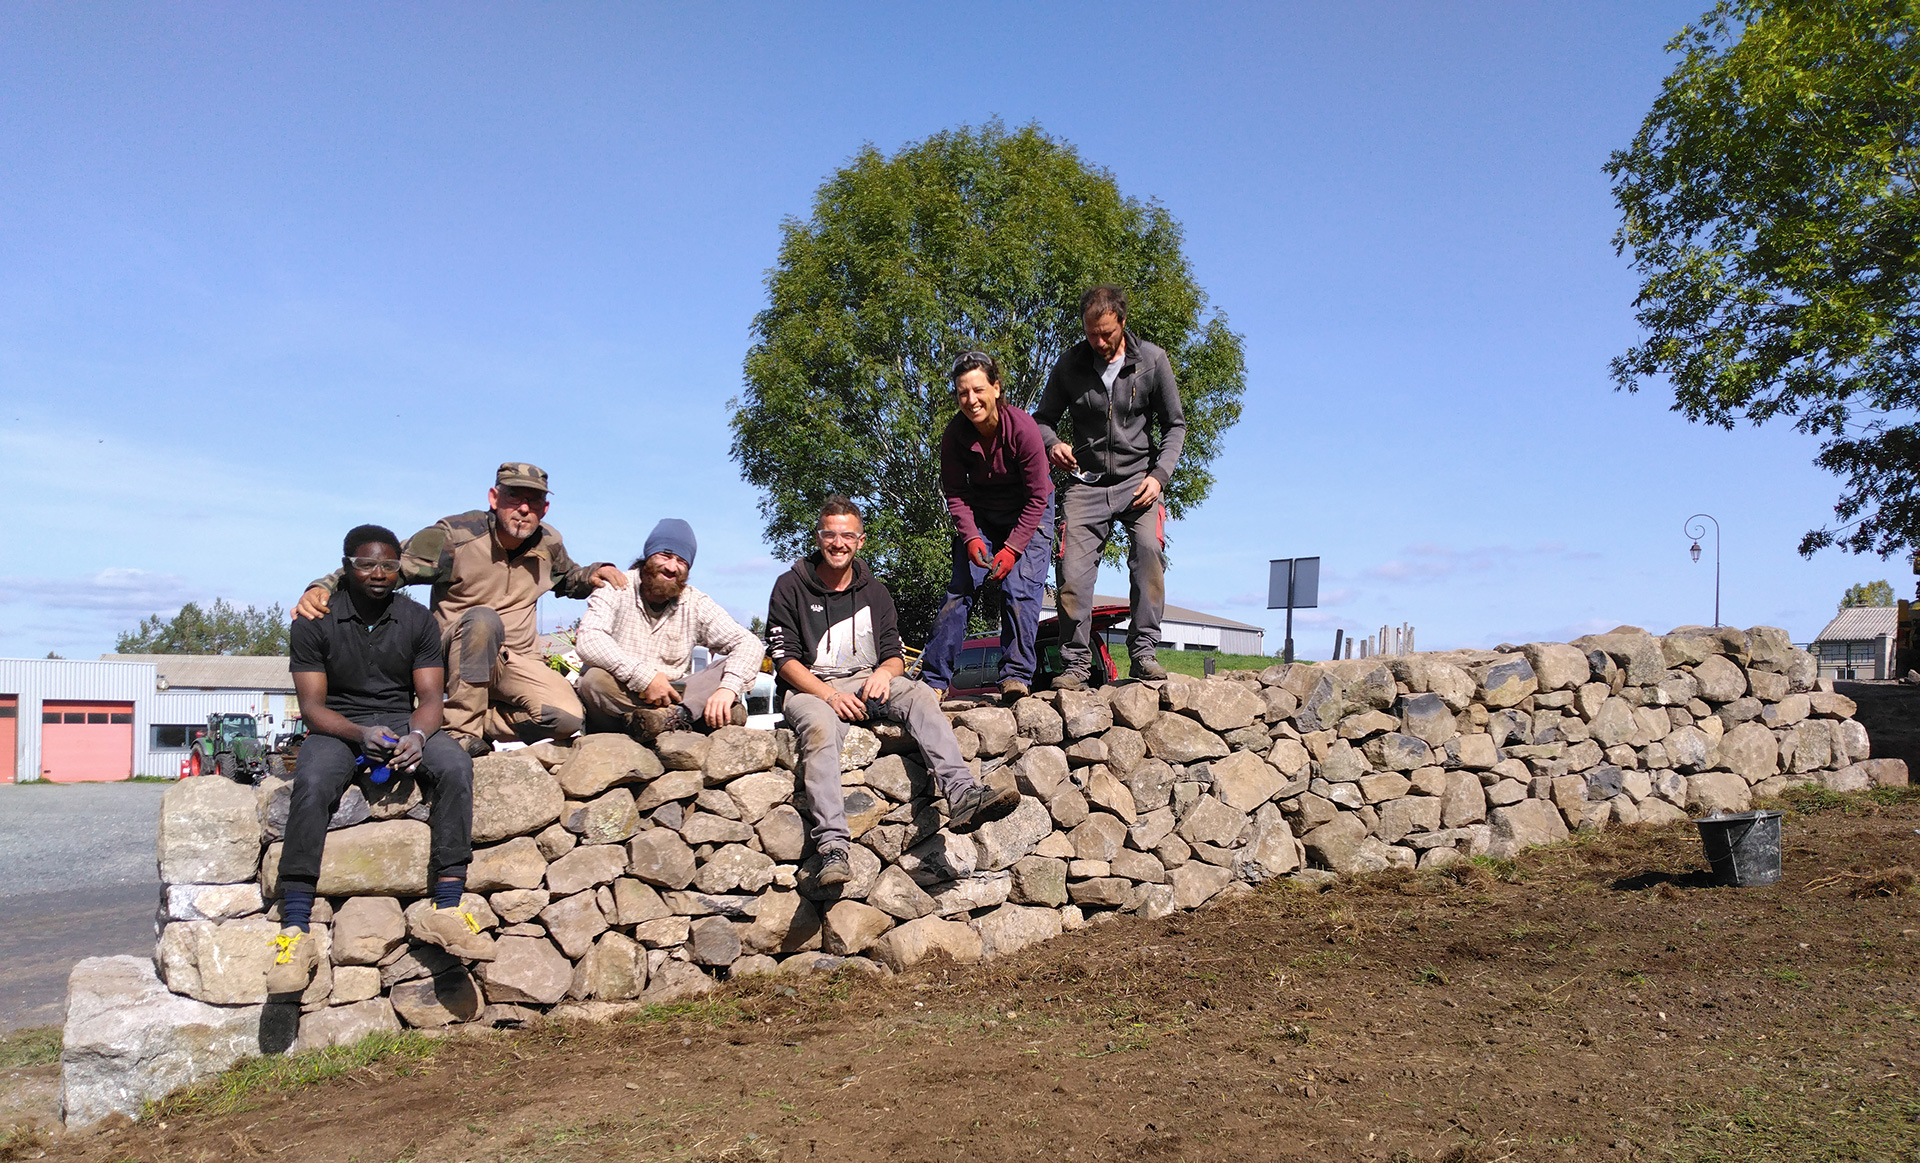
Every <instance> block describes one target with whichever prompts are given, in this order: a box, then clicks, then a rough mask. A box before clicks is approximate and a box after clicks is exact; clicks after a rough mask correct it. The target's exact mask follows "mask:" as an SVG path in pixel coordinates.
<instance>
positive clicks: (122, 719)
mask: <svg viewBox="0 0 1920 1163" xmlns="http://www.w3.org/2000/svg"><path fill="white" fill-rule="evenodd" d="M40 706H41V713H40V778H41V779H49V780H52V781H53V782H55V783H82V782H96V781H104V780H114V779H127V778H128V777H130V776H132V775H133V704H132V703H55V702H46V703H42V704H41V705H40Z"/></svg>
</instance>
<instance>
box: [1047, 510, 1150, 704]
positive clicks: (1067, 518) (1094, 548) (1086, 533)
mask: <svg viewBox="0 0 1920 1163" xmlns="http://www.w3.org/2000/svg"><path fill="white" fill-rule="evenodd" d="M1145 479H1146V474H1145V473H1142V474H1140V475H1139V476H1136V477H1132V478H1130V479H1128V480H1126V481H1124V482H1122V483H1120V484H1117V485H1087V484H1081V483H1080V482H1079V481H1071V482H1069V483H1068V484H1067V486H1066V488H1065V491H1064V492H1063V494H1062V499H1061V503H1060V512H1061V517H1062V521H1061V529H1060V545H1061V549H1062V551H1063V552H1062V555H1061V561H1060V589H1059V594H1060V620H1061V622H1062V623H1063V624H1064V627H1065V632H1064V633H1063V634H1062V636H1061V638H1060V662H1061V664H1062V665H1063V666H1065V667H1066V669H1067V670H1069V671H1072V672H1074V673H1077V674H1082V675H1084V674H1087V673H1088V672H1089V671H1091V670H1092V669H1093V650H1092V639H1093V587H1094V583H1095V582H1096V581H1098V580H1099V577H1100V554H1101V552H1102V551H1103V550H1105V549H1106V547H1107V538H1109V537H1111V536H1113V523H1114V522H1115V521H1118V522H1120V524H1122V525H1124V526H1126V530H1127V574H1128V579H1129V581H1130V582H1131V583H1132V588H1131V592H1130V593H1129V595H1128V599H1127V601H1128V605H1129V607H1130V608H1131V609H1132V612H1133V616H1132V618H1131V620H1130V623H1129V627H1130V628H1129V629H1128V631H1127V653H1128V654H1131V655H1133V656H1134V657H1135V658H1151V657H1152V656H1153V652H1154V651H1155V650H1157V649H1158V648H1159V646H1160V618H1161V615H1162V614H1164V613H1165V611H1166V608H1167V581H1166V566H1167V559H1166V554H1165V552H1164V551H1162V550H1161V548H1160V534H1159V529H1158V527H1157V518H1156V508H1157V507H1156V506H1154V505H1145V506H1142V507H1140V508H1138V509H1135V508H1130V507H1129V506H1131V505H1132V503H1133V490H1135V489H1137V488H1139V487H1140V482H1141V481H1143V480H1145Z"/></svg>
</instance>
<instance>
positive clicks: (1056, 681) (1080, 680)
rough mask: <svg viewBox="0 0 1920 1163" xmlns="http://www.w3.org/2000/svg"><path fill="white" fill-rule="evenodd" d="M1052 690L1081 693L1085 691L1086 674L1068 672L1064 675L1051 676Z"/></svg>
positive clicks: (1077, 671)
mask: <svg viewBox="0 0 1920 1163" xmlns="http://www.w3.org/2000/svg"><path fill="white" fill-rule="evenodd" d="M1052 685H1053V689H1054V690H1057V691H1083V690H1086V689H1087V672H1086V671H1083V670H1069V671H1067V672H1066V673H1065V674H1056V675H1054V676H1053V684H1052Z"/></svg>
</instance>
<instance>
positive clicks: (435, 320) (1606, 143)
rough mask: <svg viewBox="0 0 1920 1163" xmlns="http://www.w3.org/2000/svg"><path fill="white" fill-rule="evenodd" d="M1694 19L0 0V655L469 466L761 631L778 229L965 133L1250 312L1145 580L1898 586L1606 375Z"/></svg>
mask: <svg viewBox="0 0 1920 1163" xmlns="http://www.w3.org/2000/svg"><path fill="white" fill-rule="evenodd" d="M1702 7H1704V0H1689V2H1686V3H1639V4H1635V3H1606V4H1587V5H1572V4H1556V5H1542V4H1534V3H1524V4H1523V3H1512V4H1502V3H1484V4H1473V5H1434V4H1424V3H1407V4H1385V3H1381V4H1368V5H1334V4H1318V5H1280V4H1275V5H1229V4H1217V5H1215V4H1194V5H1177V6H1176V5H1153V6H1148V5H1130V4H1099V5H1066V4H1060V5H1025V4H1002V5H994V4H986V5H969V6H933V5H905V4H898V5H889V4H871V5H849V4H823V5H810V6H784V5H755V4H729V5H702V6H693V5H686V6H675V7H655V6H642V5H611V4H609V5H566V6H560V5H543V6H532V5H524V6H506V5H477V6H475V5H451V4H446V5H418V4H383V5H361V6H353V5H344V4H342V5H325V6H318V5H315V6H293V5H284V6H267V5H220V4H206V5H195V6H161V5H153V6H145V7H135V6H126V5H90V4H74V3H61V4H52V3H19V4H11V5H7V6H5V7H4V8H0V481H3V482H4V483H5V487H6V488H7V490H8V493H9V495H10V496H11V498H12V500H13V505H12V511H13V512H14V514H15V515H16V516H19V517H21V518H22V523H21V524H20V525H18V526H15V533H14V535H13V536H12V537H11V538H10V539H9V540H10V546H11V547H10V548H9V549H8V550H6V551H5V552H4V555H0V654H6V655H15V656H21V655H24V656H38V655H44V654H45V653H46V652H47V651H49V650H57V651H59V652H61V653H63V654H65V655H67V656H68V657H85V656H89V655H91V654H95V653H98V652H101V651H104V650H110V649H111V648H112V645H113V636H114V634H115V632H116V631H118V630H120V629H124V628H127V627H130V626H132V625H133V624H134V623H135V622H137V621H138V620H139V618H140V617H141V616H143V615H145V614H147V613H152V612H156V611H157V612H171V611H172V610H173V609H175V608H177V607H178V606H179V604H180V603H182V602H184V601H188V600H200V601H206V600H210V599H211V598H213V597H214V596H216V595H219V596H224V597H227V598H229V599H230V600H236V601H239V602H243V603H244V602H255V603H261V604H264V603H267V602H271V601H276V600H277V601H280V602H282V603H284V604H287V605H291V603H292V601H293V599H294V598H295V597H296V596H297V595H298V593H299V590H300V589H301V586H302V583H303V582H305V581H306V580H307V579H308V578H311V577H313V576H314V575H316V574H318V573H320V572H323V571H324V570H326V569H327V568H329V567H330V565H331V564H332V562H333V561H334V559H335V558H336V556H337V554H338V549H337V548H336V547H337V545H338V537H339V536H340V534H341V532H342V531H343V530H345V529H346V528H348V527H350V526H351V525H353V524H356V523H358V522H360V521H364V520H374V521H380V522H382V523H386V524H390V525H392V526H393V527H394V528H396V529H397V530H399V531H400V532H401V533H402V534H403V535H404V534H406V533H408V532H411V531H412V530H414V529H416V528H419V527H421V526H424V525H426V524H428V523H430V522H432V521H433V520H435V519H436V518H439V517H441V516H444V515H446V514H449V513H453V512H458V511H461V510H463V509H467V508H472V507H477V506H478V505H479V504H480V503H481V502H482V501H483V499H484V493H485V488H486V486H487V484H488V483H489V481H490V479H491V473H492V469H493V466H494V465H496V464H497V463H499V462H500V461H502V460H506V459H526V460H532V461H535V462H536V463H539V464H541V465H543V466H545V467H546V468H547V470H548V471H549V473H550V474H551V475H552V479H553V483H554V504H553V509H552V511H551V513H550V514H549V519H550V520H551V521H552V522H553V523H554V524H555V525H556V526H557V527H558V528H559V529H560V530H561V531H562V532H563V533H564V534H565V536H566V539H567V543H568V545H569V547H570V548H571V550H572V551H573V552H574V554H575V555H576V556H577V557H579V558H581V559H583V560H586V559H592V558H607V559H616V560H619V561H622V562H624V561H626V560H627V559H628V558H630V557H631V556H632V555H633V554H634V553H636V552H637V550H638V547H639V545H640V544H641V542H642V541H643V540H644V539H645V536H646V532H647V530H648V529H650V528H651V527H652V525H653V523H654V522H655V521H656V520H658V519H659V518H660V517H663V516H680V517H685V518H687V519H688V520H690V521H692V522H693V524H694V527H695V529H696V530H697V532H698V535H699V538H700V554H699V559H698V561H697V562H696V564H695V570H694V582H695V584H696V585H699V586H700V587H702V588H704V589H706V590H708V591H709V592H711V593H713V594H714V595H715V596H716V597H718V598H719V599H720V600H721V601H722V602H724V603H725V604H726V605H727V606H728V608H729V609H731V610H733V611H734V612H735V613H736V614H737V615H739V616H740V617H742V618H743V619H744V618H745V617H747V616H749V615H751V614H753V613H755V612H761V611H764V607H765V599H766V593H767V591H768V588H769V587H770V586H771V583H772V581H773V577H774V574H775V573H776V571H777V570H778V569H779V568H780V566H779V565H778V563H776V562H774V561H772V560H771V559H770V558H769V557H768V550H767V547H766V546H765V544H764V543H763V542H762V540H761V538H760V531H761V525H760V520H759V517H758V514H757V512H756V510H755V503H756V500H757V497H756V494H755V493H754V491H753V490H752V489H750V488H749V487H748V486H747V485H745V484H744V483H743V482H742V481H741V480H740V478H739V475H738V472H737V470H736V469H735V467H734V465H733V464H732V463H731V461H730V460H729V459H728V456H727V447H728V441H729V431H728V428H727V416H728V401H729V399H730V398H731V397H733V396H734V395H735V394H736V393H737V392H738V391H739V390H740V383H741V380H740V365H741V359H742V356H743V355H744V354H745V350H746V346H747V342H748V335H747V328H748V324H749V322H750V321H751V318H752V316H753V314H754V312H755V311H756V310H757V309H759V307H760V306H761V305H762V303H763V301H764V289H763V278H764V274H765V271H766V268H767V267H768V266H769V265H770V264H771V263H772V261H773V259H774V255H775V247H776V245H777V240H778V228H779V224H780V222H781V220H782V218H783V217H785V216H788V215H799V216H805V215H806V214H807V213H808V212H809V211H810V208H811V203H812V198H813V194H814V191H815V190H816V189H817V188H818V186H819V185H820V183H821V182H822V181H823V180H824V179H825V178H826V177H827V176H828V174H829V173H831V171H832V170H833V169H834V168H836V167H837V166H838V165H840V164H842V163H843V162H844V161H846V160H847V159H848V158H849V157H850V156H851V155H852V154H853V153H854V152H855V151H856V150H858V149H859V148H860V147H861V145H862V144H863V143H866V142H872V143H873V144H875V145H876V146H878V147H879V148H881V149H882V150H886V151H892V150H894V149H896V148H898V147H899V146H901V145H903V144H905V143H907V142H910V141H915V140H918V139H920V138H923V137H925V136H927V135H928V134H930V133H933V132H936V131H938V130H941V129H945V128H950V127H953V126H956V125H962V124H979V123H981V122H982V121H985V120H986V119H988V118H991V117H999V118H1001V119H1003V120H1004V121H1005V122H1007V123H1008V124H1009V125H1020V124H1026V123H1028V122H1035V123H1038V124H1039V125H1040V126H1041V127H1043V128H1044V129H1045V130H1046V131H1047V132H1049V133H1051V134H1053V135H1054V136H1056V137H1059V138H1062V139H1064V140H1066V141H1069V142H1071V143H1073V144H1074V145H1075V146H1076V147H1077V148H1078V149H1079V150H1080V151H1081V154H1082V156H1083V157H1084V158H1085V159H1086V160H1087V161H1089V162H1091V163H1093V164H1095V165H1099V166H1103V167H1105V168H1107V169H1109V170H1110V171H1111V172H1112V173H1113V175H1114V177H1115V178H1116V180H1117V181H1118V182H1119V184H1120V187H1121V189H1122V190H1124V191H1125V192H1126V193H1128V194H1131V195H1134V196H1138V197H1142V198H1153V199H1157V200H1159V201H1160V202H1161V203H1163V204H1164V205H1165V206H1166V207H1167V208H1168V209H1169V210H1170V211H1171V212H1172V213H1173V215H1174V216H1175V217H1176V218H1178V219H1179V220H1180V221H1181V222H1182V223H1183V224H1184V226H1185V229H1186V246H1187V253H1188V255H1189V257H1190V259H1191V260H1192V264H1193V269H1194V271H1195V273H1196V275H1197V277H1198V278H1199V280H1200V282H1201V283H1202V285H1203V286H1205V287H1206V288H1207V290H1208V292H1209V294H1210V296H1211V299H1212V302H1213V305H1214V307H1215V308H1217V309H1219V310H1221V311H1223V312H1225V313H1226V315H1227V317H1228V318H1229V320H1230V322H1231V324H1232V326H1233V327H1234V329H1235V330H1237V331H1239V332H1241V333H1242V334H1243V335H1244V336H1245V337H1246V350H1247V379H1248V389H1247V395H1246V411H1245V416H1244V418H1243V419H1242V421H1241V422H1240V424H1239V425H1238V426H1237V427H1236V428H1235V429H1233V430H1232V432H1231V433H1230V434H1229V435H1228V436H1227V438H1226V441H1225V452H1224V454H1223V455H1222V457H1221V458H1220V459H1219V460H1218V461H1217V462H1216V464H1215V472H1216V474H1217V476H1218V484H1217V486H1216V489H1215V492H1214V495H1213V497H1212V499H1211V500H1210V501H1209V502H1208V503H1207V504H1206V505H1205V506H1204V507H1202V508H1201V509H1200V510H1199V511H1198V512H1197V513H1196V514H1194V515H1193V516H1191V517H1190V518H1189V519H1188V520H1186V521H1184V522H1182V523H1180V524H1179V525H1176V526H1175V527H1174V528H1173V529H1172V534H1173V537H1174V545H1173V555H1174V569H1173V570H1172V572H1171V573H1170V574H1169V576H1168V596H1169V599H1170V600H1171V601H1173V602H1175V603H1177V604H1181V605H1187V606H1193V607H1198V608H1201V609H1204V610H1209V611H1212V612H1216V613H1220V614H1225V615H1227V616H1229V617H1234V618H1239V619H1241V620H1244V621H1249V622H1255V623H1259V624H1263V625H1266V626H1268V627H1269V628H1270V629H1271V630H1272V631H1277V629H1278V627H1279V625H1280V617H1279V614H1278V612H1273V613H1269V612H1268V611H1267V610H1265V609H1264V605H1265V585H1266V582H1265V579H1266V562H1267V560H1268V559H1269V558H1272V557H1286V556H1294V555H1310V554H1318V555H1320V556H1321V558H1322V560H1323V579H1322V592H1323V596H1324V597H1325V599H1326V601H1325V602H1324V604H1323V607H1322V608H1321V609H1319V610H1316V611H1306V612H1303V613H1302V614H1300V615H1299V616H1298V617H1297V619H1296V629H1295V638H1296V641H1297V644H1298V647H1299V650H1300V652H1301V654H1302V655H1303V656H1305V657H1324V656H1325V653H1326V651H1327V649H1328V647H1329V646H1330V645H1331V638H1332V632H1333V629H1334V628H1335V627H1340V628H1343V629H1345V630H1347V631H1348V632H1350V633H1351V632H1355V631H1364V630H1372V629H1375V628H1377V627H1379V626H1381V625H1383V624H1392V625H1398V624H1400V623H1401V622H1411V623H1413V624H1414V625H1415V626H1417V627H1418V631H1419V641H1420V645H1421V646H1422V647H1423V648H1428V649H1436V648H1444V647H1453V646H1470V645H1490V644H1493V643H1495V642H1499V641H1501V640H1503V639H1507V640H1513V641H1525V640H1529V639H1538V638H1566V637H1570V636H1573V635H1577V634H1580V633H1583V632H1587V631H1591V630H1596V629H1607V628H1610V627H1612V626H1614V625H1616V624H1619V623H1622V622H1629V623H1634V624H1638V625H1642V626H1646V627H1648V628H1650V629H1653V630H1656V631H1659V630H1664V629H1666V628H1668V627H1670V626H1672V625H1675V624H1678V623H1683V622H1705V621H1709V620H1711V618H1712V606H1713V581H1712V572H1711V552H1712V545H1711V543H1708V545H1707V547H1706V548H1707V557H1706V559H1705V560H1703V562H1702V563H1701V564H1699V565H1695V564H1693V563H1692V562H1690V561H1689V560H1688V555H1687V552H1686V551H1687V545H1688V540H1687V538H1686V537H1685V536H1684V535H1683V533H1682V531H1681V525H1682V523H1683V521H1684V519H1685V518H1686V517H1687V516H1688V515H1689V514H1692V513H1695V512H1698V511H1703V510H1704V511H1707V512H1711V513H1713V514H1714V515H1716V516H1717V517H1718V518H1719V519H1720V522H1721V524H1722V526H1723V528H1724V530H1725V546H1724V578H1725V580H1724V583H1723V591H1722V606H1723V609H1724V617H1725V620H1726V621H1728V622H1730V623H1733V624H1736V625H1743V626H1744V625H1752V624H1756V623H1768V624H1776V625H1781V626H1785V627H1787V628H1788V629H1789V630H1790V631H1791V633H1792V634H1793V636H1794V638H1795V640H1796V641H1801V640H1805V639H1806V638H1809V637H1811V636H1812V635H1813V634H1814V633H1815V632H1817V631H1818V630H1819V628H1820V626H1821V625H1823V624H1824V623H1825V621H1826V619H1827V618H1828V617H1830V616H1831V613H1832V610H1833V607H1834V604H1835V603H1836V602H1837V600H1838V598H1839V596H1840V593H1841V591H1842V590H1843V589H1844V588H1845V587H1846V586H1847V585H1848V584H1850V583H1852V582H1856V581H1862V580H1870V579H1873V578H1879V577H1886V578H1889V579H1890V580H1891V581H1892V582H1893V583H1894V588H1895V591H1896V593H1899V594H1903V595H1904V594H1906V593H1907V592H1909V587H1910V586H1911V584H1912V578H1911V575H1910V574H1909V573H1908V571H1907V568H1906V566H1905V565H1904V563H1883V562H1881V561H1879V560H1878V559H1875V558H1864V559H1862V558H1853V557H1850V556H1847V555H1845V554H1842V553H1838V552H1831V551H1830V552H1827V553H1824V554H1822V555H1821V556H1819V557H1817V558H1815V559H1814V560H1813V561H1810V562H1809V561H1804V560H1802V559H1801V558H1799V557H1798V556H1797V555H1796V554H1795V552H1794V546H1795V544H1796V543H1797V541H1798V539H1799V536H1800V534H1801V533H1803V532H1804V531H1806V530H1807V529H1809V528H1812V527H1814V526H1816V525H1819V524H1822V523H1823V522H1825V521H1827V520H1828V519H1830V517H1831V509H1832V504H1833V500H1834V498H1835V496H1836V495H1837V492H1838V489H1837V483H1836V482H1835V481H1834V480H1833V479H1832V478H1830V477H1828V476H1826V475H1825V474H1822V473H1820V472H1818V471H1817V470H1815V469H1814V468H1813V467H1812V466H1811V464H1810V460H1811V458H1812V456H1813V454H1814V451H1815V446H1814V443H1813V442H1812V441H1811V440H1810V439H1808V438H1806V437H1802V436H1800V435H1798V434H1796V433H1794V432H1792V431H1791V430H1790V429H1787V428H1784V427H1775V428H1769V429H1758V430H1756V429H1752V428H1742V429H1740V430H1737V431H1734V432H1722V431H1719V430H1712V429H1705V428H1700V427H1697V426H1693V425H1689V424H1687V423H1686V422H1685V421H1684V420H1682V419H1681V418H1679V417H1678V416H1676V415H1674V414H1672V413H1671V412H1669V411H1668V410H1667V406H1668V404H1669V402H1670V399H1669V397H1667V396H1666V395H1665V394H1664V393H1663V391H1661V390H1660V389H1658V388H1655V389H1652V390H1648V391H1643V392H1641V393H1639V394H1638V395H1628V394H1624V393H1618V392H1615V391H1614V390H1613V387H1612V385H1611V383H1610V381H1609V380H1608V378H1607V375H1606V364H1607V360H1608V358H1609V357H1610V356H1612V355H1614V354H1617V353H1618V352H1620V351H1622V350H1624V348H1625V347H1626V346H1627V345H1628V344H1630V343H1631V342H1632V341H1633V339H1634V337H1635V329H1634V324H1633V319H1632V311H1631V303H1632V299H1633V294H1634V291H1635V286H1636V284H1635V282H1634V280H1633V278H1632V275H1631V272H1630V271H1629V270H1628V268H1627V265H1626V263H1625V261H1624V260H1623V259H1620V258H1618V257H1616V256H1615V255H1614V253H1613V248H1612V245H1611V241H1610V239H1611V235H1612V232H1613V229H1614V226H1615V224H1616V219H1615V214H1614V211H1613V208H1612V203H1611V199H1610V196H1609V194H1608V188H1607V182H1606V177H1605V175H1604V174H1603V173H1602V171H1601V168H1600V167H1601V165H1602V164H1603V163H1604V162H1605V160H1606V158H1607V155H1608V153H1609V151H1610V150H1612V149H1615V148H1618V147H1620V146H1622V145H1624V144H1625V143H1626V142H1627V141H1628V140H1629V138H1630V137H1631V135H1632V133H1633V131H1634V129H1635V128H1636V127H1637V125H1638V124H1639V122H1640V120H1641V118H1642V117H1643V116H1644V115H1645V112H1646V109H1647V106H1648V104H1649V102H1650V101H1651V99H1652V97H1653V95H1654V94H1655V92H1656V91H1657V88H1658V85H1659V82H1660V79H1661V78H1662V77H1663V76H1664V75H1665V74H1666V73H1667V72H1668V71H1669V70H1670V68H1671V67H1672V61H1671V58H1668V57H1667V56H1666V55H1665V54H1664V52H1663V45H1664V44H1665V42H1666V41H1667V39H1668V38H1669V37H1670V36H1671V35H1672V34H1673V33H1674V32H1676V31H1677V30H1678V29H1679V28H1680V27H1681V26H1682V25H1683V24H1685V23H1686V22H1687V21H1688V20H1690V19H1692V18H1693V17H1694V16H1696V15H1697V14H1698V12H1699V10H1700V9H1701V8H1702ZM1124 586H1125V580H1124V577H1123V576H1121V575H1118V574H1112V575H1109V576H1107V577H1105V578H1104V579H1103V585H1102V588H1103V590H1105V591H1107V592H1121V593H1124V592H1125V590H1124ZM578 609H579V605H578V604H577V603H568V602H562V601H557V600H551V601H550V603H549V606H548V608H546V609H545V611H544V613H543V624H545V625H551V624H554V623H555V622H559V621H570V620H571V619H572V618H573V617H574V616H576V614H577V611H578ZM1268 641H1269V647H1270V648H1271V649H1277V648H1278V646H1279V639H1278V634H1277V632H1275V633H1270V634H1269V640H1268Z"/></svg>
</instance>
